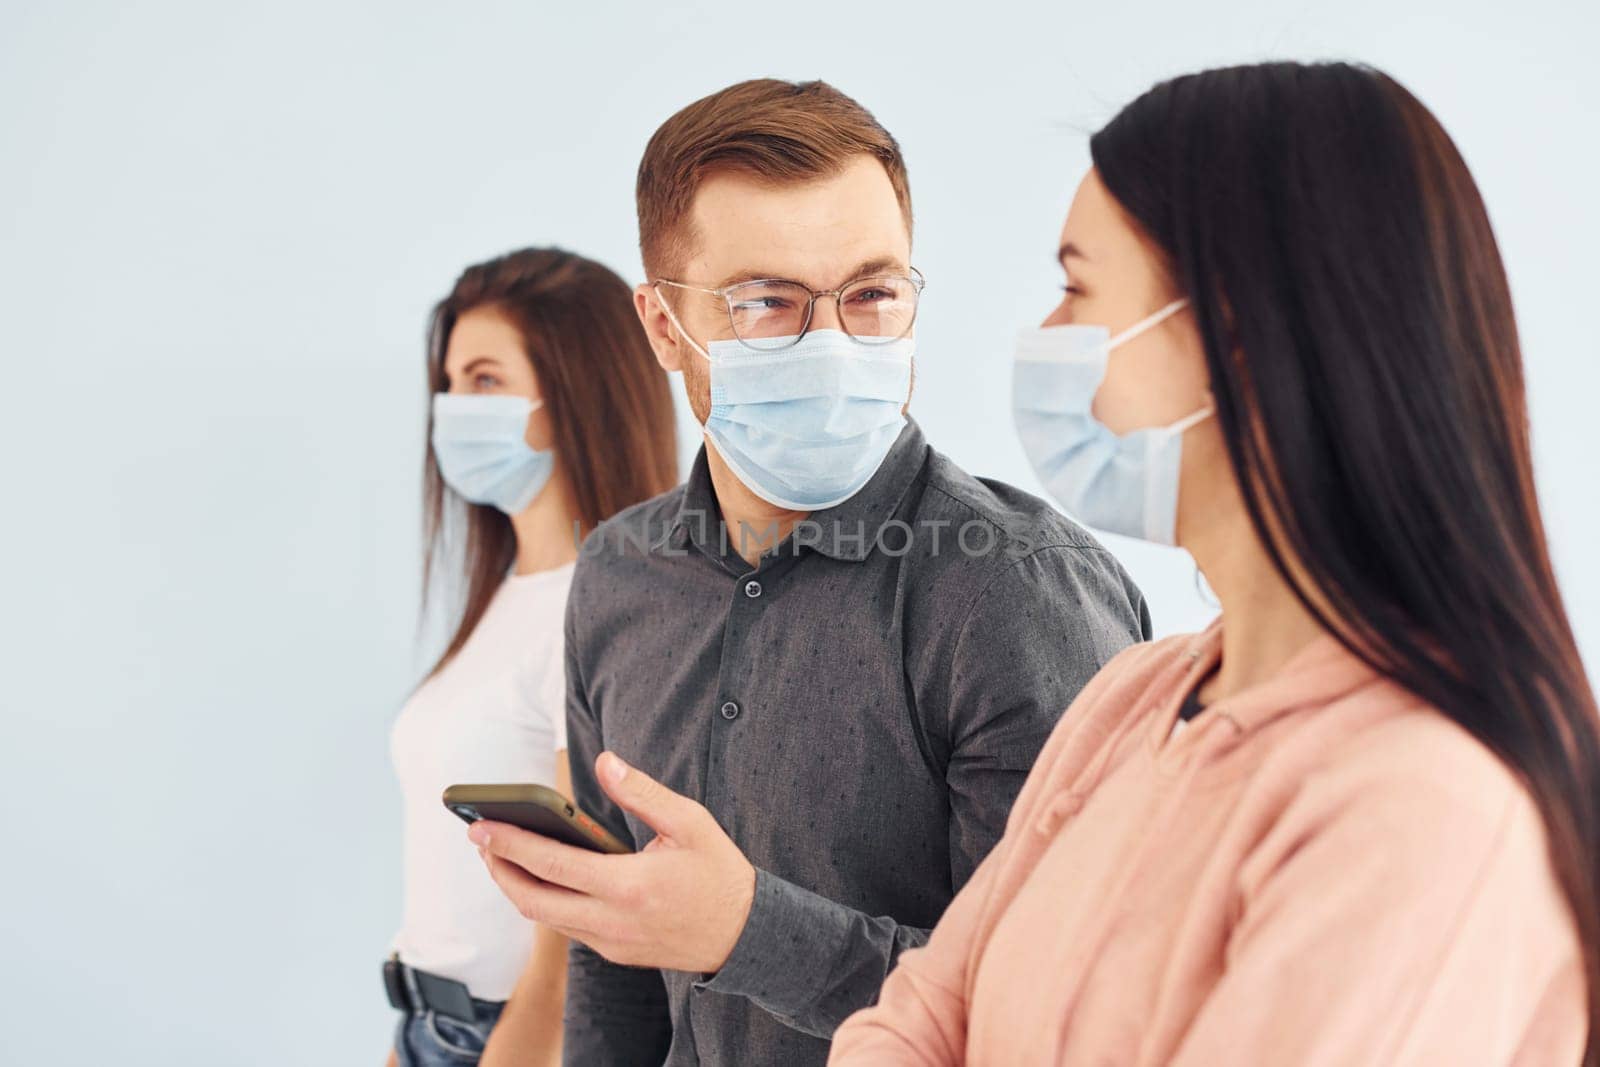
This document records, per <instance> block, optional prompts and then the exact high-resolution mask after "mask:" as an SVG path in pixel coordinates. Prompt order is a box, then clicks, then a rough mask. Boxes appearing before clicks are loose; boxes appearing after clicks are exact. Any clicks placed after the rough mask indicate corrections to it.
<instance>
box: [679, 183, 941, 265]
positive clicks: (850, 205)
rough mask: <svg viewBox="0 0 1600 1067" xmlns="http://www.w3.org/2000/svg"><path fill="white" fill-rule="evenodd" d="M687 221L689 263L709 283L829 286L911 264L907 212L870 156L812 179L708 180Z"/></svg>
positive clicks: (702, 187) (697, 196) (698, 193)
mask: <svg viewBox="0 0 1600 1067" xmlns="http://www.w3.org/2000/svg"><path fill="white" fill-rule="evenodd" d="M690 220H691V232H690V234H689V235H688V236H689V238H690V249H689V251H690V257H689V260H688V263H687V266H688V267H689V272H692V274H693V275H694V280H695V281H697V282H704V283H706V284H709V285H728V284H733V283H734V282H737V281H741V280H749V279H750V278H757V277H762V278H774V277H775V278H790V279H793V280H795V281H801V282H805V283H806V284H808V285H810V286H812V287H814V288H827V287H831V286H833V285H837V284H839V283H840V282H841V281H845V280H848V279H849V278H852V277H858V276H860V275H861V274H862V273H879V272H883V271H890V272H900V271H904V270H905V269H906V268H907V267H909V265H910V264H909V258H910V254H911V249H910V244H911V242H910V235H909V234H908V233H907V232H906V221H905V215H904V213H903V212H902V211H901V209H900V203H899V200H898V198H897V197H896V196H895V193H894V186H893V185H892V184H891V183H890V181H889V176H888V174H887V173H885V171H884V169H883V166H882V165H881V164H879V163H878V161H877V160H875V159H872V158H871V157H870V156H863V157H861V160H860V161H859V162H852V163H851V164H848V165H847V166H846V167H845V168H844V169H843V170H841V171H840V172H839V173H837V174H834V175H828V176H825V177H821V178H818V179H816V180H814V181H805V182H792V183H784V184H777V183H773V182H768V181H763V180H762V179H760V178H759V177H756V176H753V175H749V174H745V173H740V172H723V173H719V174H715V175H712V176H709V177H708V178H707V179H706V180H705V181H704V182H703V183H702V184H701V186H700V189H699V191H698V192H697V194H696V196H695V201H694V205H693V207H692V209H691V211H690ZM689 272H686V273H689Z"/></svg>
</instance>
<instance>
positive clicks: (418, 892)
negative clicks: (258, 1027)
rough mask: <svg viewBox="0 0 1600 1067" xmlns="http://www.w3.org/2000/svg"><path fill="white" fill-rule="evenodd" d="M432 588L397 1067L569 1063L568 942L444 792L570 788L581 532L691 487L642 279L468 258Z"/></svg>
mask: <svg viewBox="0 0 1600 1067" xmlns="http://www.w3.org/2000/svg"><path fill="white" fill-rule="evenodd" d="M428 382H429V388H430V391H431V392H432V394H433V401H432V407H431V412H430V419H429V440H430V448H429V451H428V457H427V461H426V469H425V474H424V479H425V493H426V511H427V524H426V535H427V548H426V552H425V556H424V567H423V572H424V587H425V590H426V591H427V592H430V593H431V592H433V591H435V590H437V589H438V588H440V586H441V584H443V583H445V582H448V583H449V585H450V586H451V587H453V589H454V590H455V593H456V598H457V599H456V603H455V604H454V609H455V612H456V618H457V621H456V625H455V629H454V634H453V636H452V637H451V639H450V642H449V644H448V646H447V647H446V648H445V651H444V653H443V655H442V656H441V657H440V658H439V661H438V662H437V663H436V664H435V665H434V667H433V669H432V670H431V671H430V673H429V674H428V677H427V678H426V679H425V680H424V681H423V682H422V684H421V685H420V686H419V687H418V688H417V690H416V692H415V693H414V694H412V696H411V699H410V700H409V701H408V702H407V704H406V706H405V709H404V710H403V711H402V712H401V713H400V717H399V719H398V720H397V721H396V723H395V725H394V732H393V737H392V748H393V755H394V762H395V769H396V771H397V773H398V775H399V778H400V785H401V791H402V793H403V796H404V807H405V907H404V915H403V918H402V920H401V926H400V930H399V933H398V934H397V935H396V937H395V940H394V946H393V947H394V955H393V957H392V959H393V960H394V964H391V965H390V966H389V967H388V968H386V972H385V979H386V984H387V985H388V986H389V987H390V999H391V1002H393V1003H395V1004H396V1006H397V1007H399V1008H400V1009H401V1011H402V1018H401V1021H400V1025H399V1029H398V1031H397V1033H396V1035H395V1042H394V1050H393V1051H392V1052H391V1054H390V1063H391V1064H398V1065H400V1067H413V1065H414V1067H432V1065H435V1064H463V1063H468V1064H470V1063H480V1062H481V1063H482V1064H484V1065H485V1067H493V1065H497V1064H509V1063H516V1064H519V1065H520V1064H544V1063H550V1064H554V1063H558V1062H559V1061H560V1053H561V1009H562V999H563V995H564V992H565V989H566V943H565V941H564V940H563V939H562V938H561V937H560V936H559V935H557V934H554V933H552V932H551V931H548V930H545V929H544V928H542V927H535V926H534V925H533V924H531V923H529V922H528V921H527V920H525V919H524V918H523V917H522V916H521V915H519V914H518V913H517V911H516V909H515V908H513V907H512V906H511V905H510V904H509V903H507V902H506V900H505V898H504V897H503V896H502V895H501V894H500V892H499V890H497V889H496V888H495V885H494V883H493V882H492V881H491V880H490V879H489V878H487V877H485V875H484V872H483V863H482V861H481V860H480V859H479V857H478V856H477V854H476V853H475V852H474V851H473V849H472V847H471V845H469V844H468V843H467V841H466V839H465V837H464V836H463V834H462V832H461V824H460V823H459V821H457V819H456V817H455V816H454V815H452V814H451V813H450V812H449V811H447V810H446V809H445V808H444V806H443V805H442V804H441V803H440V799H439V798H440V794H441V793H442V792H443V791H444V788H445V787H446V786H447V785H451V784H453V783H456V782H469V783H470V782H539V783H543V784H548V785H554V786H555V787H556V788H558V789H560V790H561V791H562V792H565V793H570V785H569V784H568V775H567V763H566V713H565V709H566V699H565V680H564V677H563V662H564V660H563V651H562V620H563V615H564V612H565V608H566V599H567V586H568V583H569V582H570V580H571V577H572V568H573V563H574V561H575V560H576V559H577V554H578V542H579V540H580V538H581V536H582V535H583V534H585V533H587V532H588V531H589V530H591V529H593V527H594V526H595V525H596V524H597V523H599V522H600V521H601V520H602V519H604V518H606V517H608V516H609V515H611V514H613V513H615V512H617V511H619V510H621V509H622V508H624V507H627V506H628V505H630V504H633V503H636V502H638V501H641V500H644V499H647V498H648V497H651V496H654V495H656V494H657V493H661V492H664V491H666V490H667V489H669V488H671V486H672V485H673V484H674V483H675V482H676V481H677V449H676V444H675V436H674V422H673V414H672V397H671V393H670V391H669V389H668V385H667V379H666V375H665V373H664V372H663V371H662V370H661V368H660V366H659V365H658V364H657V363H656V360H655V357H654V356H653V355H652V354H651V351H650V348H649V345H648V343H647V342H646V340H645V337H644V334H643V332H642V331H641V329H640V327H639V325H638V320H637V318H636V315H635V312H634V310H633V295H632V291H631V290H630V289H629V288H628V286H627V284H626V283H624V282H623V281H622V279H620V278H618V277H617V276H616V275H615V274H613V273H612V272H611V271H609V270H607V269H606V268H605V267H603V266H601V265H599V264H598V263H594V262H592V261H590V260H587V259H584V258H582V257H581V256H576V255H573V254H571V253H568V252H563V251H560V250H556V249H525V250H523V251H519V252H513V253H510V254H509V255H505V256H501V257H499V258H498V259H494V260H491V261H489V262H487V263H482V264H479V265H477V266H474V267H469V268H468V269H467V270H466V271H465V272H464V273H463V274H462V275H461V277H460V278H459V279H458V280H457V282H456V284H455V288H454V289H453V290H452V291H451V293H450V295H449V296H447V297H446V298H445V299H444V300H443V301H441V302H440V303H439V305H438V307H436V308H435V309H434V313H433V319H432V324H431V327H430V330H429V338H428Z"/></svg>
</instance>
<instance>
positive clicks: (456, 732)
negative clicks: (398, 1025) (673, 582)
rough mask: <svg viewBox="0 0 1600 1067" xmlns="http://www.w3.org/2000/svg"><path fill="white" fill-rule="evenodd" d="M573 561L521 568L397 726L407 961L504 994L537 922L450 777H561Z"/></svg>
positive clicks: (487, 993) (495, 996)
mask: <svg viewBox="0 0 1600 1067" xmlns="http://www.w3.org/2000/svg"><path fill="white" fill-rule="evenodd" d="M571 584H572V565H571V564H568V565H567V566H565V567H559V568H556V569H555V570H549V571H540V572H538V573H535V574H526V575H512V576H510V577H508V578H507V579H506V580H505V583H504V584H503V585H501V587H500V588H499V590H498V591H496V593H495V595H494V599H493V600H492V601H490V603H489V607H488V609H487V610H486V611H485V612H484V614H483V618H482V619H480V620H479V622H478V625H477V627H476V628H475V629H474V630H473V632H472V636H471V637H469V638H468V639H467V643H466V644H465V645H463V646H462V648H461V651H459V652H457V653H456V656H455V658H454V659H453V660H451V661H450V662H449V663H447V664H446V665H445V667H444V669H443V670H441V671H440V672H439V673H438V674H436V675H434V676H433V677H432V678H430V679H428V681H427V682H425V683H424V684H423V685H422V687H421V688H419V689H418V690H417V691H416V693H414V694H413V695H412V697H411V699H410V700H409V701H407V703H406V706H405V708H404V710H402V711H401V712H400V717H399V718H398V719H397V720H396V721H395V724H394V730H393V732H392V734H391V737H390V749H391V752H392V753H393V756H394V765H395V770H396V772H397V773H398V775H399V777H400V790H401V793H402V794H403V797H404V803H405V910H404V913H403V917H402V919H401V924H400V932H399V933H398V934H397V935H396V937H395V941H394V947H395V950H396V951H397V952H399V954H400V959H401V961H402V962H404V963H407V964H409V965H410V966H412V967H418V968H420V969H422V970H424V971H431V972H433V973H434V974H440V975H444V976H445V977H447V978H454V979H456V980H457V981H459V982H465V983H466V985H467V988H468V989H470V990H471V991H472V995H473V996H475V997H478V998H479V999H481V1000H506V999H507V998H509V997H510V996H511V990H512V988H513V987H514V986H515V985H516V984H517V977H518V976H519V975H520V974H521V973H522V971H523V969H524V968H525V967H526V966H527V963H528V955H529V953H530V952H531V951H532V948H533V925H532V924H531V923H529V922H528V921H527V920H526V919H524V918H523V917H522V916H521V915H520V914H518V912H517V910H516V908H514V907H512V906H511V904H510V903H509V902H507V900H506V899H505V897H503V896H501V895H500V890H499V889H498V888H497V887H496V886H495V884H494V882H493V881H492V880H491V879H490V878H489V875H488V872H487V871H485V870H484V867H483V861H482V860H481V859H479V858H478V852H477V849H475V848H473V847H472V843H471V842H469V841H468V840H467V827H466V824H465V823H463V822H462V821H461V820H460V819H459V818H457V817H456V816H455V815H454V814H452V813H451V812H450V811H449V810H448V809H446V808H445V806H444V805H443V804H442V803H441V802H440V800H439V797H440V794H442V793H443V792H444V789H445V786H448V785H454V784H456V783H458V782H460V783H467V784H472V783H502V782H538V783H540V784H543V785H550V786H553V785H555V755H556V752H557V751H558V750H560V749H564V748H566V747H567V720H566V683H565V678H564V664H565V657H564V655H563V649H562V636H561V635H562V618H563V616H564V614H565V612H566V604H567V589H568V587H569V586H570V585H571Z"/></svg>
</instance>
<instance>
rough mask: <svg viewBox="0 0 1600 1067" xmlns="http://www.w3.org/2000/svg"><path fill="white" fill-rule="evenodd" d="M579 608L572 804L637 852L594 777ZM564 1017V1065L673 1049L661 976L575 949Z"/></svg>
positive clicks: (642, 1058)
mask: <svg viewBox="0 0 1600 1067" xmlns="http://www.w3.org/2000/svg"><path fill="white" fill-rule="evenodd" d="M575 603H576V598H574V599H573V600H572V601H571V602H569V605H568V608H567V616H566V625H565V627H564V631H565V634H564V646H565V652H564V659H565V661H566V670H565V677H566V683H565V689H566V719H567V723H566V731H565V735H566V743H567V745H568V762H569V763H570V764H571V767H572V791H573V797H574V799H575V800H576V801H577V803H578V806H579V807H580V808H582V809H583V810H584V811H585V812H587V813H588V814H589V815H590V816H592V817H593V818H594V819H595V820H596V821H597V822H599V823H600V824H601V825H602V826H604V827H605V828H606V829H607V830H610V831H611V832H612V833H613V834H615V835H616V837H617V838H618V840H621V841H625V842H627V843H629V844H634V845H636V844H637V843H636V842H635V841H634V839H633V835H632V834H631V833H630V832H629V830H628V824H627V820H626V819H625V818H624V817H623V814H622V810H621V809H620V808H618V807H617V806H616V804H615V803H613V802H612V800H611V798H610V797H608V796H607V795H606V793H605V791H604V790H603V789H601V788H600V785H599V783H598V782H597V781H596V780H595V777H594V761H595V759H596V758H597V757H598V756H599V755H600V753H601V751H603V749H604V741H603V740H602V736H601V732H600V722H599V717H598V716H597V715H596V714H595V713H594V711H593V709H592V708H591V707H590V706H589V699H588V694H587V691H586V689H585V686H584V678H583V664H582V660H581V656H580V655H579V650H578V644H577V641H576V639H575V636H574V630H575V625H574V610H573V605H574V604H575ZM563 1014H564V1018H563V1023H562V1026H563V1039H562V1062H563V1063H566V1064H570V1065H573V1067H590V1065H593V1064H606V1065H607V1067H659V1065H660V1064H661V1063H662V1062H663V1061H664V1060H665V1059H666V1058H667V1051H668V1049H669V1048H670V1047H671V1044H672V1017H671V1014H670V1011H669V1009H668V1006H667V989H666V985H665V983H664V982H663V981H662V978H661V972H660V971H658V970H656V969H654V968H641V967H624V966H622V965H621V964H617V963H612V962H610V961H609V960H607V959H606V958H605V957H604V956H601V955H600V954H599V953H598V952H595V951H594V950H593V949H590V948H588V947H586V946H584V945H582V944H580V943H578V942H577V941H573V942H572V943H571V947H570V948H569V949H568V955H567V1000H566V1009H565V1011H564V1013H563Z"/></svg>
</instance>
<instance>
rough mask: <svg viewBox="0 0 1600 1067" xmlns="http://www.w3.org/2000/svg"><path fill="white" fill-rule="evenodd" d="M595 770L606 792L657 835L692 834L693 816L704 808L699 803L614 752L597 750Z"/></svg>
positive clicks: (676, 837)
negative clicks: (629, 763) (628, 762)
mask: <svg viewBox="0 0 1600 1067" xmlns="http://www.w3.org/2000/svg"><path fill="white" fill-rule="evenodd" d="M594 770H595V777H597V778H599V779H600V787H601V788H602V789H604V790H605V791H606V793H607V795H609V796H610V797H611V799H612V800H614V801H616V802H617V804H618V805H619V806H620V807H622V808H623V809H624V810H625V811H628V812H630V813H631V814H633V815H634V816H636V817H638V818H639V819H640V820H641V821H643V822H644V823H645V825H647V826H649V827H650V828H651V829H652V830H654V831H655V832H656V833H657V834H658V835H659V836H661V837H668V838H672V839H673V840H675V841H687V840H688V839H689V838H690V837H692V836H693V834H694V828H695V825H696V816H698V815H699V814H700V813H701V812H702V811H703V810H704V809H703V808H701V807H700V805H699V804H696V803H695V802H694V801H692V800H690V799H689V798H688V797H686V796H683V795H681V794H679V793H674V792H673V791H672V790H670V789H668V788H667V787H666V786H664V785H662V784H661V783H660V782H658V781H656V780H655V779H654V778H652V777H650V776H649V775H648V774H645V773H644V772H643V771H641V770H639V769H638V768H637V767H630V766H629V765H628V764H627V763H626V762H625V761H624V760H623V758H622V757H621V756H619V755H617V754H616V753H615V752H602V753H600V758H599V759H597V760H595V763H594Z"/></svg>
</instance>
